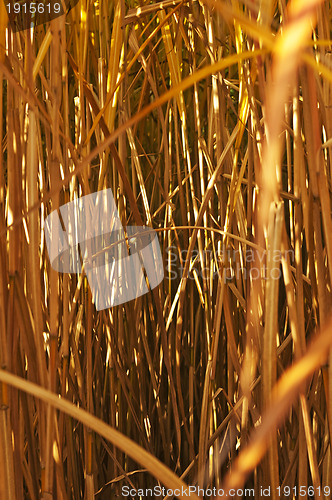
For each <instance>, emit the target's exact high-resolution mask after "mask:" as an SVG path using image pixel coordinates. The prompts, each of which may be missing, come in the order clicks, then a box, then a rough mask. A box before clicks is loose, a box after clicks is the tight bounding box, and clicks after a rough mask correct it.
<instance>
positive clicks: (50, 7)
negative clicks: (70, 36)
mask: <svg viewBox="0 0 332 500" xmlns="http://www.w3.org/2000/svg"><path fill="white" fill-rule="evenodd" d="M6 7H7V12H8V14H13V13H14V14H28V13H30V14H60V12H61V4H60V3H58V2H56V3H51V2H49V3H38V2H31V3H18V2H16V3H14V4H11V3H7V4H6Z"/></svg>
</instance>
